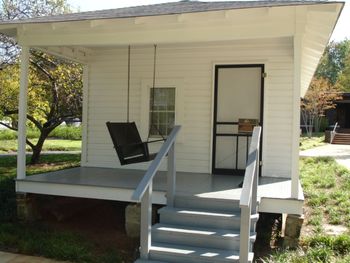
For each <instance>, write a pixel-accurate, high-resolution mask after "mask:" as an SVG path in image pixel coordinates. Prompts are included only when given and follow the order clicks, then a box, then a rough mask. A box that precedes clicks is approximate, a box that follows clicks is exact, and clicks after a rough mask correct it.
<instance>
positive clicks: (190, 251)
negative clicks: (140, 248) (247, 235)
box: [150, 243, 254, 263]
mask: <svg viewBox="0 0 350 263" xmlns="http://www.w3.org/2000/svg"><path fill="white" fill-rule="evenodd" d="M253 257H254V254H253V253H249V262H252V261H253ZM150 259H152V260H160V261H165V262H173V263H177V262H179V263H185V262H191V263H197V262H198V263H201V262H204V263H205V262H207V263H209V262H217V263H221V262H231V263H232V262H239V252H238V251H232V250H224V249H206V248H200V247H192V246H180V245H174V244H167V243H153V244H152V246H151V249H150Z"/></svg>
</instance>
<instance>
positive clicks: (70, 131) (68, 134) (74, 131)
mask: <svg viewBox="0 0 350 263" xmlns="http://www.w3.org/2000/svg"><path fill="white" fill-rule="evenodd" d="M27 138H29V139H35V138H36V139H37V138H39V130H37V129H28V130H27ZM49 138H55V139H65V140H81V127H72V126H59V127H57V128H56V129H54V130H53V131H52V132H51V133H50V135H49ZM16 139H17V132H15V131H12V130H0V141H1V140H16Z"/></svg>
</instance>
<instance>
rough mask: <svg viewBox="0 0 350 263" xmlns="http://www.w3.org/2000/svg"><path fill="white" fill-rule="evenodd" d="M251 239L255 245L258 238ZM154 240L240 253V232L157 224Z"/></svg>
mask: <svg viewBox="0 0 350 263" xmlns="http://www.w3.org/2000/svg"><path fill="white" fill-rule="evenodd" d="M250 238H251V244H253V242H254V241H255V238H256V235H255V233H251V237H250ZM152 240H154V241H155V242H160V243H169V244H175V245H188V246H196V247H203V248H217V249H230V250H237V251H238V250H239V240H240V231H238V230H224V229H214V228H200V227H192V226H191V227H189V226H177V225H166V224H156V225H154V226H153V227H152Z"/></svg>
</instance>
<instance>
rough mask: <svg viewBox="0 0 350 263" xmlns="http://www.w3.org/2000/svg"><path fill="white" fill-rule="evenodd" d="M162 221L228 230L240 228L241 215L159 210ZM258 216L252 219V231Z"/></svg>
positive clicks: (171, 223)
mask: <svg viewBox="0 0 350 263" xmlns="http://www.w3.org/2000/svg"><path fill="white" fill-rule="evenodd" d="M159 214H160V223H161V224H168V225H179V226H196V227H203V228H217V229H227V230H239V229H240V225H241V220H240V217H235V218H226V217H220V216H205V215H196V216H193V215H188V214H177V213H171V212H170V213H169V212H164V211H162V210H160V211H159ZM256 222H257V218H254V219H252V221H251V224H250V225H251V227H250V231H251V232H255V226H256Z"/></svg>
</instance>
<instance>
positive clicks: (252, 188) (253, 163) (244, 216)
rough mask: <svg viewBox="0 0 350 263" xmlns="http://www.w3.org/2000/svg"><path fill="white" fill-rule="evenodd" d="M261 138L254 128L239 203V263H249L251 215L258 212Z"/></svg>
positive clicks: (259, 128) (258, 128)
mask: <svg viewBox="0 0 350 263" xmlns="http://www.w3.org/2000/svg"><path fill="white" fill-rule="evenodd" d="M260 136H261V127H260V126H257V127H254V130H253V136H252V140H251V143H250V148H249V154H248V160H247V165H246V170H245V174H244V181H243V187H242V192H241V197H240V201H239V206H240V208H241V229H240V249H239V261H240V262H241V263H246V262H248V257H249V247H250V231H251V230H250V228H251V227H250V225H251V215H252V214H255V213H256V212H257V211H256V209H257V190H258V177H259V163H260V159H259V150H260Z"/></svg>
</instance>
